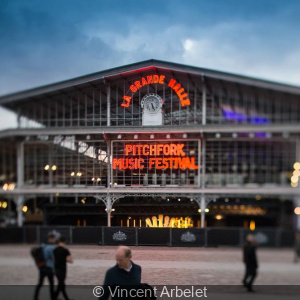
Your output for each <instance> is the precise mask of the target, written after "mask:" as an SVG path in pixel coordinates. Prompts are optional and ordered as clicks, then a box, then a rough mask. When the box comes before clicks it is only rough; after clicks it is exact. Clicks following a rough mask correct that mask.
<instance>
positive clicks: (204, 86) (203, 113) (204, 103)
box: [202, 76, 206, 125]
mask: <svg viewBox="0 0 300 300" xmlns="http://www.w3.org/2000/svg"><path fill="white" fill-rule="evenodd" d="M202 83H203V89H202V125H206V85H205V81H204V76H202Z"/></svg>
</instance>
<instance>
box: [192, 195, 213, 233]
mask: <svg viewBox="0 0 300 300" xmlns="http://www.w3.org/2000/svg"><path fill="white" fill-rule="evenodd" d="M194 199H195V201H196V202H197V203H198V205H199V208H200V227H201V228H204V227H205V209H206V208H207V205H208V203H209V202H210V201H211V200H213V199H216V196H213V195H203V194H202V195H201V196H200V197H196V198H194Z"/></svg>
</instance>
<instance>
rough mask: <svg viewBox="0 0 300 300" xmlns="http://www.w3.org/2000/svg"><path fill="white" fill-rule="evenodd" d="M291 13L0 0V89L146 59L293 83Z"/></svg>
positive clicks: (245, 5)
mask: <svg viewBox="0 0 300 300" xmlns="http://www.w3.org/2000/svg"><path fill="white" fill-rule="evenodd" d="M299 16H300V1H299V0H286V1H277V0H252V1H250V0H226V1H225V0H210V1H207V0H172V1H169V0H159V1H156V0H152V1H144V0H139V1H138V0H124V1H122V0H51V1H50V0H49V1H48V0H0V95H4V94H8V93H12V92H16V91H20V90H24V89H29V88H33V87H37V86H40V85H44V84H49V83H53V82H57V81H61V80H65V79H70V78H74V77H77V76H82V75H86V74H89V73H93V72H97V71H101V70H103V69H108V68H112V67H117V66H120V65H126V64H130V63H134V62H137V61H142V60H147V59H151V58H154V59H160V60H166V61H171V62H177V63H182V64H188V65H194V66H199V67H205V68H210V69H216V70H220V71H227V72H231V73H237V74H243V75H249V76H253V77H258V78H264V79H269V80H274V81H279V82H285V83H290V84H293V85H298V86H300V34H299V29H300V17H299ZM0 120H1V121H0V123H1V124H0V129H1V128H3V126H4V125H5V126H6V127H7V126H11V124H14V123H11V120H12V119H11V116H10V115H9V114H7V113H3V110H1V111H0Z"/></svg>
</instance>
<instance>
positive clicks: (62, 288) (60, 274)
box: [55, 269, 69, 300]
mask: <svg viewBox="0 0 300 300" xmlns="http://www.w3.org/2000/svg"><path fill="white" fill-rule="evenodd" d="M66 275H67V273H66V271H65V270H58V269H56V270H55V276H56V277H57V280H58V285H57V290H56V293H55V299H57V297H58V294H59V293H60V292H62V294H63V295H64V298H65V299H66V300H69V297H68V295H67V292H66V285H65V279H66Z"/></svg>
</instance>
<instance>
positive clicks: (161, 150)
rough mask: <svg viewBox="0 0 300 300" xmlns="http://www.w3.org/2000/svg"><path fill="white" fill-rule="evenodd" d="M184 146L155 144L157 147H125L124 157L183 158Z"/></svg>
mask: <svg viewBox="0 0 300 300" xmlns="http://www.w3.org/2000/svg"><path fill="white" fill-rule="evenodd" d="M183 147H184V144H157V145H125V155H126V156H128V155H129V154H131V155H145V156H159V155H162V154H164V155H178V156H185V152H184V151H183V150H182V148H183Z"/></svg>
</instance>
